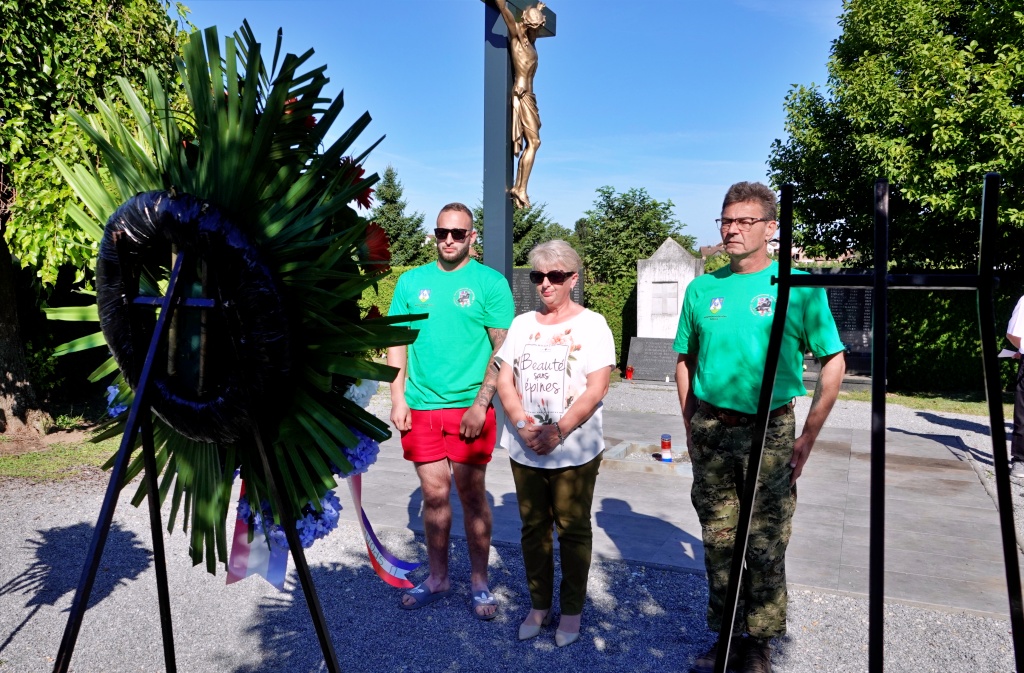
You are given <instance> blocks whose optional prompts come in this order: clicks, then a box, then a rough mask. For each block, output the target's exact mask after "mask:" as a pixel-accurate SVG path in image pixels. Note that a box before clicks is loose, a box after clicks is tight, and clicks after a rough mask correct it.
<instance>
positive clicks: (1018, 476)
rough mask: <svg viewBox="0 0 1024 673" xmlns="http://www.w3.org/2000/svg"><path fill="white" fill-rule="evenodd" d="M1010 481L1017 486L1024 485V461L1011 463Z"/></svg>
mask: <svg viewBox="0 0 1024 673" xmlns="http://www.w3.org/2000/svg"><path fill="white" fill-rule="evenodd" d="M1010 481H1012V482H1013V483H1015V484H1024V461H1022V460H1013V461H1010Z"/></svg>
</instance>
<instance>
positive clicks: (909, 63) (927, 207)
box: [769, 0, 1024, 268]
mask: <svg viewBox="0 0 1024 673" xmlns="http://www.w3.org/2000/svg"><path fill="white" fill-rule="evenodd" d="M1022 8H1024V5H1022V3H1021V2H1019V1H1013V2H1007V1H1005V0H981V1H980V2H979V1H977V0H846V1H845V2H844V4H843V15H842V17H841V25H842V29H843V32H842V35H841V36H840V37H839V38H838V39H837V40H836V41H835V43H834V44H833V48H832V55H831V58H830V60H829V64H828V69H829V87H828V92H827V93H823V92H822V91H821V89H819V88H817V87H814V86H810V87H805V86H797V87H795V88H794V89H792V90H791V91H790V92H789V95H788V96H787V99H786V110H787V122H786V132H787V134H788V137H787V138H786V140H784V141H783V140H777V141H776V142H775V143H774V144H773V146H772V151H771V158H770V159H769V166H770V172H771V177H772V180H773V182H774V183H775V184H776V185H778V184H782V183H785V182H793V183H795V184H796V185H797V203H796V215H797V221H798V222H802V223H804V225H805V226H804V227H803V229H802V231H801V232H799V234H798V237H799V238H800V242H801V244H802V245H803V246H804V247H805V248H806V249H808V250H811V251H815V252H819V253H825V254H828V255H832V256H837V255H839V254H841V253H843V252H845V251H846V250H848V249H851V248H852V249H856V250H857V251H859V252H860V253H861V255H862V258H865V259H870V257H871V253H872V243H871V241H872V188H871V185H872V183H873V182H874V180H875V179H876V178H879V177H884V178H888V179H889V180H890V181H891V183H892V188H893V189H892V200H891V205H890V212H891V216H892V218H893V226H892V228H891V234H890V242H891V244H890V248H891V257H892V259H893V261H894V262H896V263H897V264H898V265H899V266H902V267H917V268H921V267H924V266H930V267H932V268H934V267H943V266H945V267H963V268H970V267H971V266H972V265H973V263H974V260H975V259H976V255H977V247H978V246H977V238H978V218H979V215H980V205H981V187H982V178H983V176H984V174H985V173H986V172H988V171H998V172H999V173H1001V174H1002V176H1003V179H1004V186H1003V190H1002V195H1003V196H1002V202H1001V204H1000V222H1001V225H1002V226H1001V231H1002V241H1001V244H1000V254H1001V258H1000V261H1001V263H1002V264H1004V265H1006V266H1008V267H1010V268H1019V267H1020V264H1021V262H1022V261H1024V259H1022V253H1024V240H1022V239H1021V237H1020V236H1019V234H1018V232H1017V229H1019V228H1020V227H1021V225H1022V224H1024V192H1022V191H1021V187H1022V186H1024V135H1022V134H1024V107H1022V106H1021V105H1020V101H1021V97H1022V95H1024V53H1022V48H1024V13H1022V12H1021V11H1020V10H1021V9H1022Z"/></svg>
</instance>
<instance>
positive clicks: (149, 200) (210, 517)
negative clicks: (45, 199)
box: [49, 23, 415, 573]
mask: <svg viewBox="0 0 1024 673" xmlns="http://www.w3.org/2000/svg"><path fill="white" fill-rule="evenodd" d="M281 41H282V40H281V32H280V31H278V35H277V44H276V48H275V51H274V56H273V65H272V66H271V69H270V70H269V71H268V70H267V69H266V66H265V63H264V60H263V57H262V54H261V45H260V44H259V43H257V42H256V40H255V38H254V35H253V33H252V31H251V29H250V28H249V26H248V24H247V23H246V24H243V26H242V28H241V29H240V32H239V33H236V34H235V35H234V36H233V37H229V38H227V39H225V41H224V45H223V47H224V49H223V54H222V52H221V43H220V40H219V38H218V35H217V31H216V29H214V28H208V29H207V30H206V31H204V32H203V33H199V32H196V33H193V34H192V36H191V37H190V39H189V41H188V43H187V44H186V46H185V48H184V50H183V56H182V58H181V59H179V62H178V71H179V73H180V76H181V81H182V83H183V87H184V94H185V97H186V99H187V104H186V105H185V106H184V108H185V109H184V111H175V110H174V109H173V106H172V104H171V100H172V99H171V96H169V95H168V92H167V91H166V90H165V89H164V87H163V85H162V84H161V82H160V81H159V80H158V79H157V76H156V73H155V72H154V71H153V70H149V71H147V73H146V82H147V86H146V89H147V90H146V92H145V93H144V94H142V95H140V94H139V93H137V92H136V91H134V90H133V89H132V87H131V86H130V85H129V84H128V82H127V81H126V80H124V79H119V80H118V87H119V93H120V101H121V102H120V104H119V101H118V98H117V97H116V96H115V93H114V92H108V93H107V96H106V99H105V100H102V99H100V100H97V101H96V109H97V111H96V112H95V113H93V114H91V115H88V116H83V115H81V114H79V113H77V112H74V111H71V112H70V114H71V116H72V118H73V119H74V120H75V121H76V122H77V123H78V124H80V125H81V126H82V128H83V129H84V130H85V132H86V133H87V135H88V136H89V138H90V139H91V140H92V141H93V142H94V143H95V144H96V146H97V147H98V149H99V155H100V161H99V162H97V163H96V164H95V165H77V166H73V167H70V166H67V165H64V164H59V168H60V170H61V172H62V173H63V174H64V176H65V178H66V179H67V181H68V183H69V184H70V185H71V187H72V188H73V189H74V191H75V192H76V194H77V195H78V197H79V198H80V199H81V202H82V205H81V206H80V205H72V206H70V207H69V209H68V215H69V218H70V219H71V220H72V221H73V222H74V223H76V224H77V225H78V226H79V227H81V228H82V229H83V230H84V231H85V232H86V233H87V234H89V235H90V237H91V238H92V239H93V240H95V241H96V242H97V250H98V251H99V255H100V259H99V262H98V265H99V266H98V272H97V281H98V286H100V289H101V291H100V292H98V295H99V296H100V302H99V304H100V305H99V306H90V307H85V308H79V307H75V308H56V309H51V310H50V311H49V317H51V318H54V319H62V320H89V321H99V320H100V318H101V314H104V316H105V313H104V311H105V309H101V306H103V292H102V280H103V278H102V275H103V273H107V272H106V271H104V268H105V267H104V266H103V265H104V264H106V265H107V267H110V268H113V269H114V270H115V271H119V267H117V264H116V262H117V258H116V257H110V255H109V254H108V255H107V257H108V258H105V257H104V250H109V249H111V248H110V246H109V245H108V244H109V243H110V240H111V236H112V234H111V230H112V229H117V227H119V226H120V227H123V228H124V227H126V228H128V229H130V228H131V227H132V226H136V225H134V224H133V222H132V217H136V216H138V213H143V215H144V216H145V217H153V218H158V217H159V216H161V215H162V214H166V213H170V214H177V213H178V212H179V211H180V210H181V209H182V208H184V207H185V205H188V204H192V206H194V208H195V209H196V212H202V213H204V214H205V215H204V216H209V215H210V214H211V213H212V214H213V216H214V217H222V218H223V219H224V220H225V221H226V223H225V227H227V228H228V229H229V230H231V231H234V230H235V229H237V230H238V232H240V235H241V236H242V237H243V238H245V239H246V240H247V241H248V242H249V243H250V244H251V247H252V248H254V249H255V251H256V252H257V253H258V258H259V262H260V264H262V265H265V267H266V268H267V269H269V273H270V275H271V276H272V281H273V282H272V283H270V285H271V286H272V287H270V289H271V290H277V291H279V292H280V295H281V298H280V304H281V305H282V306H283V307H284V308H283V309H282V310H283V312H284V313H285V314H286V315H285V316H284V319H286V321H287V323H288V325H289V326H290V329H289V330H288V339H289V340H290V341H289V343H288V348H287V355H288V359H289V360H290V362H287V363H282V364H281V366H280V369H281V371H282V372H283V373H284V374H283V375H282V376H281V377H279V378H277V379H272V380H273V381H274V382H275V383H274V386H273V388H272V389H264V390H261V391H259V395H258V397H260V398H261V399H259V400H255V403H256V407H257V408H258V409H259V411H258V413H254V414H252V416H253V418H254V419H255V420H257V421H258V424H259V426H260V427H261V429H262V430H263V432H264V433H265V434H264V440H265V441H266V442H267V443H268V444H269V445H270V450H271V451H272V452H273V453H274V454H275V455H276V458H277V461H276V462H277V464H278V466H279V469H280V470H281V473H282V475H283V476H284V478H285V479H284V482H285V491H286V492H285V493H282V494H279V496H280V497H282V498H284V499H285V500H286V503H287V506H289V507H290V508H291V511H292V513H293V515H295V516H296V517H297V518H301V512H302V508H303V507H304V506H307V505H308V504H309V503H312V504H313V505H314V506H316V507H318V506H319V505H318V503H319V502H320V498H321V497H323V495H324V494H325V492H326V491H327V490H328V489H330V488H333V487H334V486H336V479H335V474H340V475H344V474H345V473H347V472H349V471H350V470H351V469H352V466H351V464H350V463H349V461H348V460H347V459H346V457H345V455H344V453H343V451H342V450H341V449H340V448H339V447H342V446H344V447H350V448H355V447H356V446H357V445H358V444H359V438H358V437H357V436H356V435H355V433H354V432H353V430H359V431H360V432H362V433H363V434H365V435H367V436H369V437H370V438H372V439H374V440H376V441H382V440H384V439H386V438H388V437H389V436H390V431H389V429H388V426H387V424H386V423H384V422H383V421H381V420H380V419H378V418H376V417H375V416H373V415H371V414H369V413H368V412H366V411H365V410H363V409H362V408H361V407H359V406H358V405H357V404H355V403H353V402H352V401H350V400H348V399H346V398H345V397H344V393H345V391H346V390H347V389H348V387H349V386H350V385H351V384H353V383H355V382H356V381H358V380H359V379H362V378H370V379H376V380H382V381H390V380H393V379H394V377H395V374H396V370H394V369H393V368H390V367H387V366H386V365H382V364H379V363H376V362H373V361H372V360H371V359H370V358H369V357H368V353H370V352H372V351H375V350H378V349H381V348H385V347H387V346H392V345H403V344H408V343H410V342H411V341H412V340H413V339H414V338H415V331H413V330H410V329H408V328H407V327H404V326H396V323H398V322H405V321H406V320H408V317H405V318H402V319H397V318H396V319H389V318H380V317H377V318H372V319H364V318H361V316H360V315H359V309H358V306H357V304H356V301H357V300H358V299H359V297H360V296H361V295H362V292H363V291H364V290H365V289H367V288H369V287H375V286H376V282H377V281H378V280H379V279H380V278H381V277H383V276H384V275H386V274H387V273H388V271H389V268H388V266H387V260H386V259H382V258H381V257H382V255H380V254H374V253H373V250H372V248H373V246H372V245H370V246H368V245H367V240H368V239H369V238H372V236H371V234H374V235H377V236H379V232H373V231H370V232H368V229H372V228H373V227H375V225H368V223H367V222H366V220H364V219H363V218H361V217H360V216H359V215H358V214H357V213H356V211H355V210H354V209H353V208H352V207H351V206H350V205H349V204H350V203H351V202H352V201H353V200H356V199H359V198H366V197H367V195H368V193H369V190H370V187H371V186H372V185H373V184H374V182H376V180H377V176H376V175H372V176H370V177H368V178H365V179H363V178H361V175H362V169H361V168H360V164H361V162H362V160H363V159H364V158H365V156H366V154H367V153H368V152H369V151H370V150H372V149H373V147H375V146H376V144H377V143H379V142H380V140H378V141H377V142H376V143H374V144H373V145H372V146H371V147H370V148H369V149H367V150H366V151H365V152H363V153H362V154H361V155H360V156H357V157H355V158H350V149H351V147H352V145H353V143H354V142H355V141H356V139H357V138H358V136H359V134H360V133H361V132H362V131H363V130H364V129H365V128H366V126H367V125H368V124H369V122H370V117H369V114H365V113H364V114H363V115H362V116H360V117H359V119H358V120H357V121H356V122H355V123H354V124H353V125H352V126H351V127H349V128H348V129H347V130H346V131H344V132H343V133H341V135H340V136H339V137H338V138H337V139H336V140H334V142H332V143H330V144H329V145H327V147H326V149H322V148H323V146H324V144H325V142H326V140H327V136H328V132H329V130H330V128H331V125H332V124H333V123H334V122H335V121H336V120H337V119H338V117H339V114H340V113H341V111H342V108H343V99H342V96H341V95H339V96H338V97H337V98H335V99H334V100H331V99H329V98H322V97H321V93H322V90H323V88H324V86H325V85H326V84H327V82H328V80H327V78H326V77H325V76H324V71H325V67H318V68H312V69H305V70H304V68H306V63H307V61H308V60H309V59H310V57H311V56H312V54H313V52H312V50H310V51H308V52H306V53H304V54H302V55H301V56H295V55H293V54H287V55H285V56H284V57H283V59H282V58H280V57H281ZM279 60H280V67H278V63H279ZM124 106H127V109H128V110H129V111H130V113H131V114H130V117H131V123H128V122H126V121H124V120H122V119H121V117H120V115H119V113H118V110H119V109H123V108H124ZM314 115H315V116H314ZM316 117H318V119H317V118H316ZM313 120H315V121H313ZM381 140H383V138H381ZM122 204H123V205H122ZM183 204H184V205H183ZM83 206H84V207H83ZM154 213H155V215H154ZM228 225H230V226H228ZM232 227H233V228H234V229H232ZM128 233H131V231H129V232H128ZM105 236H106V239H105V238H104V237H105ZM154 238H156V237H154ZM159 245H160V246H161V250H163V248H164V247H166V246H167V242H166V241H161V242H160V243H159ZM104 246H107V247H106V248H105V247H104ZM368 247H370V248H371V250H370V252H369V253H368V252H367V248H368ZM168 257H169V256H168ZM104 259H106V262H105V261H104ZM217 263H218V262H217V260H215V259H207V260H203V266H200V267H197V268H196V269H193V277H194V278H198V275H199V274H202V273H204V272H205V271H207V270H209V269H208V268H207V266H206V265H208V266H209V268H216V266H217ZM168 273H169V259H168V258H163V259H161V258H159V257H154V259H152V260H150V259H149V258H147V261H144V262H142V263H141V269H140V270H139V277H138V288H139V294H140V295H142V296H160V295H162V294H163V290H164V288H166V285H167V280H168ZM193 285H194V287H193V289H192V292H193V294H196V293H197V292H198V290H199V289H200V287H201V284H200V283H199V282H198V280H196V282H194V283H193ZM108 294H109V293H108ZM224 303H226V304H230V303H231V302H230V301H229V302H224ZM180 312H181V311H180V310H179V311H178V312H176V314H175V316H176V319H177V315H178V313H180ZM104 320H107V318H106V317H104ZM183 322H184V324H185V327H184V328H183V331H184V332H186V333H188V330H187V325H188V323H187V320H185V319H183ZM108 323H109V321H108ZM228 323H230V320H229V319H227V318H223V319H222V320H221V323H220V324H221V326H222V327H223V326H224V325H225V324H228ZM104 327H105V329H107V328H109V324H107V323H104ZM107 341H108V339H106V338H105V337H104V332H102V331H101V332H99V333H96V334H93V335H89V336H86V337H83V338H81V339H76V340H74V341H72V342H69V343H67V344H64V345H63V346H62V347H61V348H59V349H58V354H67V353H73V352H78V351H82V350H85V349H88V348H94V347H99V346H104V345H106V344H107ZM184 341H186V342H187V339H186V340H184ZM236 342H237V340H236ZM111 348H112V349H114V344H111ZM184 350H185V351H186V353H187V354H188V353H189V347H188V345H187V344H186V346H185V348H184ZM193 350H194V348H193ZM274 352H284V351H274ZM114 353H115V355H116V354H117V351H116V349H115V350H114ZM192 355H194V353H192ZM271 364H275V363H271ZM234 366H235V367H238V368H240V369H244V368H245V366H246V363H244V362H235V363H234ZM126 374H127V375H126ZM112 375H113V376H114V380H113V381H114V385H116V386H118V391H117V393H116V396H115V398H114V399H113V400H112V402H113V403H115V404H127V403H129V401H130V400H131V399H132V396H133V392H132V386H134V385H135V381H136V379H137V375H136V374H134V372H133V371H132V367H131V363H130V362H128V361H127V359H126V358H124V357H122V358H121V359H120V360H118V359H116V358H115V357H113V356H112V357H111V358H110V359H109V360H107V361H106V362H105V363H104V364H103V365H101V366H100V367H99V368H98V369H97V370H96V371H95V372H93V373H92V374H91V375H90V377H89V378H90V380H92V381H98V380H102V379H105V378H107V377H110V376H112ZM254 396H255V395H254ZM155 409H156V411H155V413H154V416H153V424H154V426H153V427H154V442H155V445H156V459H157V468H158V470H159V472H160V481H159V484H160V485H159V489H160V499H161V502H162V503H163V502H165V501H166V499H167V498H168V497H170V499H171V504H170V516H169V521H168V530H172V529H173V528H174V527H175V522H176V520H177V517H178V515H179V514H181V515H182V529H183V530H184V531H185V532H186V533H190V541H191V544H190V553H191V556H192V560H193V563H194V564H199V563H202V562H203V560H204V559H205V561H206V567H207V570H208V571H209V572H211V573H215V572H216V564H217V561H218V560H219V561H220V562H222V563H226V562H227V539H228V538H227V534H226V530H225V522H226V518H227V512H228V507H229V504H230V497H231V486H232V483H233V480H234V477H235V471H236V469H239V470H240V472H241V475H242V476H243V477H244V478H245V480H246V488H247V492H248V493H247V495H248V497H249V500H250V502H255V503H259V502H261V501H262V500H265V499H267V500H269V496H270V492H271V491H270V489H269V488H268V476H269V475H267V474H265V473H264V468H263V466H262V464H261V461H260V460H259V457H258V454H257V452H256V451H255V450H254V449H253V443H252V439H251V437H245V436H240V437H238V438H237V439H235V440H233V441H231V440H229V441H222V440H218V441H203V439H204V437H205V435H204V433H203V432H194V431H193V430H195V428H191V427H183V425H188V424H189V423H191V424H193V425H199V426H201V425H203V423H204V422H205V421H204V419H203V418H202V417H197V418H192V419H191V420H189V423H185V424H181V423H174V422H168V420H167V418H166V417H169V414H168V413H160V409H159V407H155ZM125 416H126V414H123V413H122V414H121V415H120V416H119V417H118V418H116V419H114V420H112V421H111V422H110V423H109V424H108V426H106V427H105V428H103V431H102V432H101V433H100V434H99V435H98V436H97V437H96V438H95V441H101V440H102V439H105V438H108V437H111V436H116V435H117V434H120V433H121V432H123V430H124V425H125V420H126V418H125ZM200 429H202V428H200ZM136 448H138V447H136ZM112 463H113V458H111V460H110V461H108V467H109V465H111V464H112ZM142 469H143V465H142V457H141V453H140V452H137V453H136V455H135V456H134V458H133V460H132V462H131V464H130V467H129V469H128V472H127V475H126V477H125V484H128V483H129V482H130V481H132V480H133V479H135V477H137V476H138V475H139V474H140V472H141V470H142ZM145 496H146V483H145V481H142V482H141V483H140V484H139V486H138V490H137V491H136V493H135V495H134V497H133V500H132V502H133V504H135V505H136V506H138V505H139V504H140V503H141V501H142V500H143V499H144V498H145ZM271 505H272V508H273V510H274V512H275V513H279V512H280V511H281V508H282V507H283V506H285V503H280V502H272V503H271ZM275 519H276V522H277V523H280V517H279V516H278V515H277V514H275Z"/></svg>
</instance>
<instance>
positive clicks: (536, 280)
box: [530, 271, 576, 285]
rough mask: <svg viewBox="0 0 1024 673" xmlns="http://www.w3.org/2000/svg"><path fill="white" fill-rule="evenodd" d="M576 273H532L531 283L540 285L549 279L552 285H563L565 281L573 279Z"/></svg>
mask: <svg viewBox="0 0 1024 673" xmlns="http://www.w3.org/2000/svg"><path fill="white" fill-rule="evenodd" d="M575 273H576V272H575V271H548V272H547V273H542V272H540V271H531V272H530V282H531V283H533V284H534V285H540V284H541V283H543V282H544V279H545V278H547V279H548V280H550V281H551V284H552V285H561V284H562V283H564V282H565V281H567V280H569V279H570V278H572V277H573V275H574V274H575Z"/></svg>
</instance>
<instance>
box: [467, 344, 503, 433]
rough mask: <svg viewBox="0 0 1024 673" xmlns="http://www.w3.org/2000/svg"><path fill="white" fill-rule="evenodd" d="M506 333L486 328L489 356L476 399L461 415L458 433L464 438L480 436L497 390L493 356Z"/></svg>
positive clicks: (495, 367)
mask: <svg viewBox="0 0 1024 673" xmlns="http://www.w3.org/2000/svg"><path fill="white" fill-rule="evenodd" d="M507 335H508V330H507V329H500V328H497V327H488V328H487V338H488V339H490V340H491V357H490V358H488V360H487V371H486V372H484V380H483V383H481V384H480V390H479V391H478V392H477V394H476V399H475V400H473V404H471V405H470V407H469V409H466V413H464V414H463V415H462V423H461V424H460V425H459V434H460V435H462V436H463V437H465V438H466V439H476V438H477V437H479V436H480V430H481V428H483V427H484V420H485V419H486V418H487V407H489V406H491V400H492V399H494V393H496V392H497V391H498V362H497V360H496V359H495V356H496V355H497V354H498V350H499V349H500V348H501V344H503V343H505V337H506V336H507Z"/></svg>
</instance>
